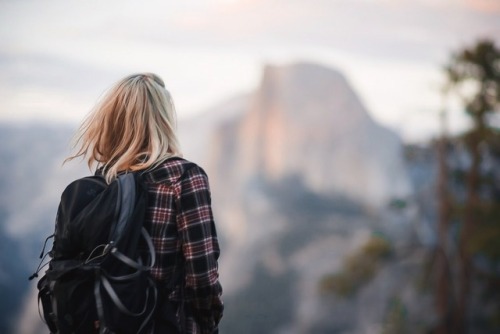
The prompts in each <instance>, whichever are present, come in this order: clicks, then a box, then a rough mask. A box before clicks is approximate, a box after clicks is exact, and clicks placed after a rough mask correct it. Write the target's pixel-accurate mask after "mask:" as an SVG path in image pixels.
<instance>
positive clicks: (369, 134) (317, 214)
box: [180, 63, 423, 334]
mask: <svg viewBox="0 0 500 334" xmlns="http://www.w3.org/2000/svg"><path fill="white" fill-rule="evenodd" d="M214 120H216V121H214ZM180 130H181V132H180V133H181V142H182V143H184V148H185V155H186V158H188V159H191V160H194V161H197V162H199V163H200V164H201V165H203V166H204V167H206V170H207V172H208V174H209V176H210V180H211V184H212V191H213V198H214V201H213V202H214V210H215V213H216V218H217V225H218V228H219V235H220V238H221V243H222V249H223V255H222V257H221V266H220V270H221V281H222V283H223V286H224V288H225V300H226V302H227V305H228V307H227V312H226V316H225V321H224V322H223V324H222V332H224V333H226V332H227V333H236V332H237V333H242V334H244V333H257V332H262V333H332V332H339V333H368V332H374V331H375V332H377V331H379V332H380V331H381V330H382V326H383V322H384V318H385V317H386V316H387V312H390V307H389V306H387V305H389V302H390V300H393V299H394V298H396V299H397V300H404V302H407V303H408V304H412V303H414V304H415V305H423V304H422V303H415V300H416V299H415V298H414V294H413V290H412V289H411V288H409V285H411V284H410V283H408V282H409V281H410V280H411V277H412V275H414V274H415V271H418V269H417V267H418V266H417V265H415V264H412V265H410V266H406V267H405V266H403V265H400V262H399V260H396V258H397V257H398V256H399V255H397V251H395V252H394V253H393V254H394V257H393V260H392V262H391V261H389V262H387V263H386V264H385V265H384V266H383V268H381V269H380V273H379V274H377V273H375V274H374V276H375V277H374V278H373V280H367V282H365V283H366V286H365V287H360V292H359V293H358V294H356V295H355V296H352V297H349V298H346V299H343V298H337V297H335V296H332V295H331V294H330V295H328V294H327V295H324V296H323V295H322V293H321V292H320V289H319V286H320V282H321V280H322V278H323V277H325V276H328V275H330V274H332V273H337V274H338V273H340V272H342V270H343V268H344V262H345V260H346V258H351V257H352V255H351V253H352V252H356V249H357V248H359V247H362V245H363V244H364V243H366V242H367V241H369V240H371V238H372V236H373V234H374V233H375V232H376V233H382V234H383V235H384V238H387V240H389V241H388V243H389V244H391V247H394V249H396V248H398V247H400V246H401V245H404V244H405V243H407V242H408V240H409V239H411V238H412V233H411V230H412V229H411V221H412V219H413V218H415V217H414V214H415V210H414V207H412V205H411V204H409V205H408V206H407V207H406V209H403V210H400V211H398V212H394V211H391V210H390V209H387V207H388V203H389V202H390V201H391V200H392V199H397V198H399V199H401V198H407V197H408V196H410V195H411V192H412V189H411V186H410V183H409V179H408V178H407V175H406V173H407V171H406V167H405V165H404V162H403V156H402V152H401V142H400V139H399V138H398V137H397V136H396V135H395V134H393V133H392V132H391V131H389V130H387V129H385V128H383V127H382V126H380V125H378V124H377V123H376V122H375V121H374V120H373V119H372V118H371V117H370V115H369V114H368V112H367V111H366V109H365V108H364V106H363V104H362V103H361V101H360V100H359V98H358V97H357V96H356V94H355V92H354V91H353V90H352V88H351V87H350V86H349V84H348V82H347V80H346V79H345V78H344V77H343V76H342V74H340V73H339V72H337V71H335V70H332V69H329V68H325V67H322V66H318V65H314V64H305V63H301V64H294V65H289V66H266V67H265V68H264V72H263V76H262V80H261V83H260V85H259V87H258V88H257V89H256V90H255V91H254V92H252V93H250V94H247V95H245V96H240V97H237V98H234V99H232V100H229V101H227V102H226V103H224V104H221V105H220V106H218V107H216V108H214V109H212V110H211V111H210V112H207V113H206V114H203V115H201V116H199V117H197V118H195V119H192V120H190V121H188V122H185V123H181V125H180ZM418 261H419V259H418V258H417V259H416V260H415V261H414V263H417V262H418ZM398 282H400V283H398ZM377 305H378V306H377ZM381 305H382V306H381ZM417 308H418V307H417ZM416 313H418V312H416ZM370 328H371V329H370Z"/></svg>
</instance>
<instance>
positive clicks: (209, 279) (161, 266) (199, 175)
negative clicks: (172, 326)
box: [144, 159, 223, 334]
mask: <svg viewBox="0 0 500 334" xmlns="http://www.w3.org/2000/svg"><path fill="white" fill-rule="evenodd" d="M144 177H145V181H146V183H147V184H148V190H149V191H148V203H149V204H148V210H147V213H146V221H145V228H146V229H147V230H148V231H149V232H150V234H151V237H152V239H153V243H154V246H155V251H156V256H157V260H156V264H155V266H154V268H153V270H152V275H153V277H154V278H155V279H156V280H157V281H158V282H163V283H167V282H170V281H171V279H172V275H173V274H174V272H175V273H179V272H182V267H184V270H185V279H186V281H185V283H186V285H185V290H184V298H185V301H186V304H187V305H188V309H189V310H190V311H189V312H188V313H187V314H186V321H185V327H186V333H193V334H195V333H203V334H205V333H206V334H208V333H210V334H211V333H213V331H214V329H215V328H216V327H217V324H218V322H219V320H220V318H221V317H222V311H223V304H222V300H221V294H222V288H221V286H220V284H219V275H218V270H217V259H218V257H219V244H218V241H217V233H216V229H215V224H214V218H213V215H212V209H211V197H210V188H209V183H208V177H207V175H206V173H205V172H204V171H203V169H202V168H200V167H199V166H197V165H195V164H193V163H190V162H188V161H187V160H184V159H170V160H167V161H166V162H164V163H163V164H162V165H160V166H159V167H157V168H155V169H154V170H153V171H151V172H147V173H146V174H145V175H144ZM168 298H169V299H171V300H179V298H180V287H179V286H177V287H176V288H175V289H174V291H173V292H172V293H171V294H170V295H169V296H168ZM195 319H196V320H195Z"/></svg>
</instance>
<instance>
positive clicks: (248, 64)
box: [0, 0, 500, 140]
mask: <svg viewBox="0 0 500 334" xmlns="http://www.w3.org/2000/svg"><path fill="white" fill-rule="evenodd" d="M480 37H489V38H494V39H496V41H497V42H500V1H499V0H475V1H472V0H182V1H179V0H175V1H173V0H149V1H148V0H146V1H132V0H106V1H102V0H85V1H81V0H80V1H76V0H52V1H35V0H11V1H9V0H0V122H1V121H8V122H12V121H14V122H16V121H41V122H71V123H75V124H76V123H78V122H80V121H81V120H82V118H83V117H84V116H85V115H86V113H87V112H88V111H89V110H90V109H91V108H92V106H93V104H94V103H95V101H96V100H97V98H98V97H99V96H100V94H101V93H102V92H103V91H104V90H105V89H106V88H108V87H109V86H110V85H111V84H112V83H114V82H116V81H117V80H119V79H120V78H122V77H123V76H125V75H128V74H130V73H132V72H138V71H151V72H155V73H158V74H159V75H160V76H162V77H163V79H164V80H165V82H166V84H167V88H168V89H169V90H170V91H171V93H172V95H173V97H174V100H175V103H176V106H177V111H178V114H179V118H181V119H182V118H186V117H190V116H193V115H195V114H196V113H197V112H202V111H204V110H207V109H210V108H211V107H213V106H214V105H216V104H217V103H218V102H220V101H223V100H225V99H228V98H231V97H232V96H234V95H236V94H240V93H244V92H249V91H252V90H253V89H255V88H256V87H257V85H258V83H259V78H260V75H261V69H262V66H263V65H264V64H266V63H276V64H286V63H291V62H295V61H310V62H319V63H321V64H324V65H327V66H329V67H331V68H333V69H336V70H338V71H340V72H342V73H343V74H344V75H345V76H346V77H347V79H348V80H349V82H350V83H351V85H352V86H353V88H354V89H355V90H356V92H357V93H358V94H359V96H360V97H361V98H362V100H363V102H364V104H365V106H366V107H367V109H368V111H369V112H370V113H371V115H372V116H373V117H374V118H375V119H376V120H377V121H379V122H380V123H382V124H383V125H386V126H388V127H390V128H392V129H394V130H396V131H397V132H399V133H400V134H401V136H402V137H403V138H404V139H406V140H418V139H422V138H427V137H429V136H432V135H434V134H435V133H436V132H437V127H438V125H437V111H438V110H439V108H440V107H441V101H440V96H439V93H438V88H439V85H440V82H441V81H442V75H441V69H440V68H441V66H442V65H443V64H444V63H445V62H446V60H447V59H448V57H449V55H450V53H451V52H452V51H455V50H458V49H459V48H461V47H463V46H467V45H471V44H472V43H473V42H474V41H476V40H477V39H478V38H480ZM450 122H451V128H452V129H454V130H455V131H458V130H459V129H460V128H462V127H463V126H464V124H465V121H464V117H463V116H462V113H461V112H460V110H458V109H457V107H456V106H452V110H451V116H450Z"/></svg>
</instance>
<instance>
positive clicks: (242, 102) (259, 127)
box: [181, 63, 411, 206]
mask: <svg viewBox="0 0 500 334" xmlns="http://www.w3.org/2000/svg"><path fill="white" fill-rule="evenodd" d="M238 101H239V104H238V103H237V102H238ZM226 108H227V109H226ZM238 108H239V111H238V112H236V111H235V109H238ZM220 109H221V110H219V111H218V113H219V114H223V112H222V110H228V114H230V115H232V117H230V119H229V120H228V121H225V122H222V123H219V124H217V125H216V126H215V127H213V126H212V131H211V135H207V134H208V132H207V130H205V131H202V132H203V135H204V136H202V137H199V138H198V141H200V142H202V143H203V145H204V147H205V151H210V152H211V153H210V155H207V154H205V156H200V155H199V154H198V153H197V152H196V151H194V150H193V151H191V150H190V147H189V145H188V146H186V155H187V156H188V157H189V156H193V157H195V159H201V161H203V162H206V160H210V161H209V162H208V164H209V166H210V168H211V169H212V174H214V175H220V176H221V178H224V179H231V180H232V181H231V183H232V184H234V182H237V181H238V180H240V181H243V180H246V181H247V180H249V179H252V178H254V177H260V178H264V179H267V180H274V181H278V180H282V179H286V178H289V177H298V178H300V179H301V181H302V182H303V183H304V185H305V186H306V187H307V188H309V189H310V190H312V191H315V192H317V193H319V194H323V195H339V194H340V195H342V196H348V197H351V198H353V199H354V200H359V201H361V202H363V203H365V204H367V205H376V206H380V205H385V204H386V203H387V202H388V201H390V200H391V199H392V198H399V197H407V196H409V195H410V193H411V186H410V183H409V181H408V177H407V175H406V169H405V166H404V163H403V160H402V156H401V153H402V150H401V147H402V143H401V140H400V139H399V138H398V136H397V135H396V134H394V133H393V132H391V131H390V130H388V129H386V128H384V127H382V126H380V125H378V124H377V123H376V122H375V121H373V119H372V118H371V117H370V116H369V114H368V112H367V111H366V109H365V108H364V106H363V104H362V103H361V101H360V99H359V98H358V96H357V95H356V94H355V92H354V91H353V89H352V88H351V87H350V85H349V83H348V82H347V80H346V79H345V78H344V76H343V75H342V74H341V73H340V72H337V71H335V70H332V69H330V68H326V67H323V66H320V65H316V64H309V63H298V64H292V65H286V66H271V65H268V66H266V67H265V68H264V71H263V76H262V80H261V83H260V85H259V87H258V88H257V89H256V91H255V92H253V93H252V94H249V95H247V96H245V97H244V98H240V99H239V100H238V99H236V100H235V101H233V102H232V104H231V105H230V106H229V107H228V106H226V105H222V106H220ZM201 123H205V122H204V121H203V116H202V117H200V119H199V121H198V122H197V121H196V120H194V121H191V123H189V125H188V126H186V127H184V128H181V130H182V131H181V142H187V143H189V142H192V141H193V139H192V137H193V136H192V135H191V134H192V133H199V131H200V124H201ZM208 127H210V125H209V126H208ZM193 128H194V129H196V132H194V131H193V132H191V131H192V129H193ZM201 128H204V129H207V127H203V126H201ZM246 181H244V182H246Z"/></svg>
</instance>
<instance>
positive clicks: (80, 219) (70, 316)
mask: <svg viewBox="0 0 500 334" xmlns="http://www.w3.org/2000/svg"><path fill="white" fill-rule="evenodd" d="M146 208H147V189H146V187H145V184H144V182H143V181H142V177H141V175H140V174H138V173H126V174H123V175H120V176H119V177H118V178H117V179H116V180H115V181H113V182H112V183H111V184H109V185H108V184H106V182H105V180H104V178H103V177H102V176H91V177H85V178H82V179H78V180H76V181H74V182H73V183H71V184H70V185H68V186H67V187H66V189H65V190H64V192H63V194H62V196H61V202H60V205H59V209H58V214H57V218H56V229H55V233H54V235H53V236H54V245H53V248H52V250H51V251H50V252H49V253H48V254H49V255H50V256H51V258H52V259H51V260H50V261H49V262H48V265H49V267H48V270H47V271H46V272H45V275H44V276H43V277H42V278H41V279H40V281H39V282H38V285H37V287H38V290H39V293H38V299H39V303H40V302H41V304H42V309H43V317H44V320H45V322H46V323H47V326H48V327H49V329H50V331H51V333H60V334H66V333H75V334H80V333H82V334H89V333H100V334H104V333H119V334H138V333H145V332H146V331H148V330H149V329H151V323H152V321H151V320H152V319H153V316H154V314H155V309H156V308H157V304H158V291H157V287H156V284H155V282H154V281H153V279H152V277H151V274H150V269H151V268H152V266H153V265H154V263H155V251H154V248H153V243H152V241H151V237H150V236H149V235H148V233H147V231H146V229H145V228H144V227H143V222H144V217H145V210H146ZM141 236H142V238H141ZM49 238H50V237H49ZM46 242H47V240H46ZM44 248H45V245H44ZM41 257H42V258H43V251H42V255H41ZM42 262H43V259H42ZM39 270H40V266H39V268H38V270H37V272H36V273H35V274H33V275H32V277H30V279H32V278H34V277H37V276H38V275H37V273H38V271H39ZM174 316H175V315H174Z"/></svg>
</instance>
